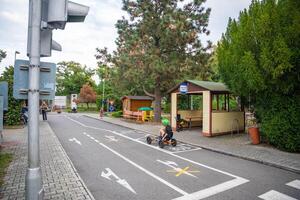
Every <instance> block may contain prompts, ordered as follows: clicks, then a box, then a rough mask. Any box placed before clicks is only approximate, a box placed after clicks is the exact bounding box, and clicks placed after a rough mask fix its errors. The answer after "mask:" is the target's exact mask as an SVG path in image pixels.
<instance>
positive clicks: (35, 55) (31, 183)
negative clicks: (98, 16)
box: [25, 0, 43, 200]
mask: <svg viewBox="0 0 300 200" xmlns="http://www.w3.org/2000/svg"><path fill="white" fill-rule="evenodd" d="M41 10H42V0H29V22H28V23H29V26H28V27H29V29H31V35H30V37H31V48H30V50H29V52H30V56H29V59H30V64H29V83H28V86H29V91H28V108H29V109H28V111H29V113H28V114H29V123H28V168H27V171H26V181H25V184H26V199H27V200H39V199H43V187H42V185H43V184H42V172H41V167H40V154H39V150H40V149H39V78H40V77H39V74H40V29H41ZM28 33H30V31H28Z"/></svg>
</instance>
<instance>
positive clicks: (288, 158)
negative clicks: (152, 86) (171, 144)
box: [85, 114, 300, 173]
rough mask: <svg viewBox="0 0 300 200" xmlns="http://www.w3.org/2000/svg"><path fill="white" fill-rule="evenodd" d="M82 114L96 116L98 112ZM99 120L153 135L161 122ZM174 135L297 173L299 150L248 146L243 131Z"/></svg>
mask: <svg viewBox="0 0 300 200" xmlns="http://www.w3.org/2000/svg"><path fill="white" fill-rule="evenodd" d="M85 115H86V116H89V117H92V118H96V119H99V114H85ZM102 120H104V121H106V122H109V123H113V124H117V125H121V126H124V127H128V128H131V129H136V130H141V131H144V132H147V133H149V134H153V135H159V129H160V128H161V125H158V124H154V123H135V121H133V120H125V119H123V118H111V117H104V118H103V119H102ZM175 137H176V139H177V140H178V141H181V142H184V143H189V144H193V145H196V146H200V147H202V148H204V149H208V150H211V151H216V152H219V153H223V154H227V155H231V156H236V157H240V158H243V159H247V160H252V161H256V162H260V163H263V164H267V165H271V166H275V167H278V168H282V169H286V170H289V171H293V172H296V173H300V153H288V152H283V151H280V150H278V149H275V148H274V147H272V146H270V145H266V144H259V145H252V144H251V142H250V140H249V137H248V135H247V134H245V133H241V134H233V135H230V134H229V135H223V136H217V137H204V136H202V135H201V129H200V128H199V129H191V130H190V129H185V130H184V131H182V132H179V133H175Z"/></svg>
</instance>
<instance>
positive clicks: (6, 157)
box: [0, 153, 13, 186]
mask: <svg viewBox="0 0 300 200" xmlns="http://www.w3.org/2000/svg"><path fill="white" fill-rule="evenodd" d="M12 158H13V156H12V154H9V153H0V186H2V184H3V178H4V176H5V172H6V168H7V167H8V165H9V163H10V162H11V161H12Z"/></svg>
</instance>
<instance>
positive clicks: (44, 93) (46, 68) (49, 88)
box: [13, 60, 56, 100]
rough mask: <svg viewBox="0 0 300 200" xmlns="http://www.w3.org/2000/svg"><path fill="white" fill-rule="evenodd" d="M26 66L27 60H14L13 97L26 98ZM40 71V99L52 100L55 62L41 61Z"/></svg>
mask: <svg viewBox="0 0 300 200" xmlns="http://www.w3.org/2000/svg"><path fill="white" fill-rule="evenodd" d="M28 68H29V61H28V60H16V62H15V69H14V92H13V96H14V98H15V99H27V98H28V95H27V94H28V82H29V81H28ZM40 72H41V73H40V86H39V88H40V89H39V92H40V99H46V100H53V99H54V96H55V76H56V64H55V63H48V62H41V66H40Z"/></svg>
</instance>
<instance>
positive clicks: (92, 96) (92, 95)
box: [79, 84, 97, 108]
mask: <svg viewBox="0 0 300 200" xmlns="http://www.w3.org/2000/svg"><path fill="white" fill-rule="evenodd" d="M79 97H80V102H81V103H86V105H87V107H88V108H89V103H95V102H96V97H97V95H96V92H95V91H94V90H93V88H92V87H91V86H90V85H89V84H84V85H83V86H82V88H81V89H80V95H79Z"/></svg>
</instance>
